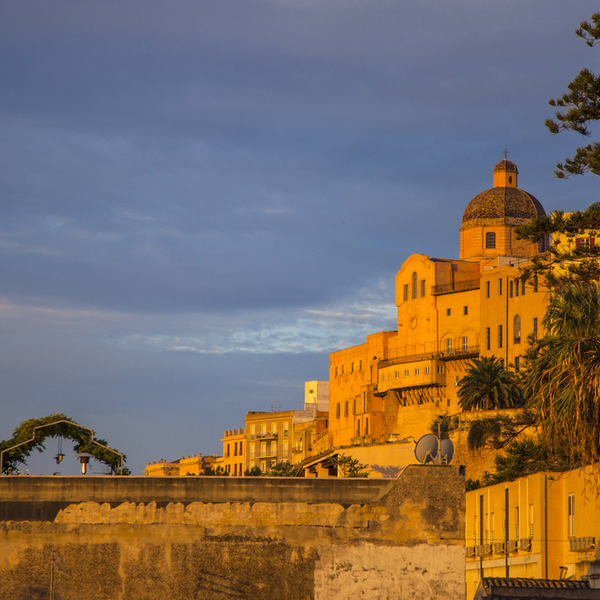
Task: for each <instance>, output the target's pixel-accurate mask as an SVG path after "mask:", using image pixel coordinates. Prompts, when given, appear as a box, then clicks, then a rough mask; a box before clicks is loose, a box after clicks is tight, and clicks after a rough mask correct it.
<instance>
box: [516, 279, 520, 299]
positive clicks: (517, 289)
mask: <svg viewBox="0 0 600 600" xmlns="http://www.w3.org/2000/svg"><path fill="white" fill-rule="evenodd" d="M519 283H520V282H519V280H518V279H515V296H517V297H518V296H519Z"/></svg>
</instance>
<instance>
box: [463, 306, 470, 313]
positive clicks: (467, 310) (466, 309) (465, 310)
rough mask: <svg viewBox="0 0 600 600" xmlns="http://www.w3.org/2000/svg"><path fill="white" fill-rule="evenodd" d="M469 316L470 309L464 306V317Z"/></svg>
mask: <svg viewBox="0 0 600 600" xmlns="http://www.w3.org/2000/svg"><path fill="white" fill-rule="evenodd" d="M468 314H469V307H468V306H463V315H468Z"/></svg>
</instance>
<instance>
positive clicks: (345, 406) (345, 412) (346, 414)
mask: <svg viewBox="0 0 600 600" xmlns="http://www.w3.org/2000/svg"><path fill="white" fill-rule="evenodd" d="M344 416H345V417H347V416H348V400H346V402H344Z"/></svg>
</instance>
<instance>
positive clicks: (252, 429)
mask: <svg viewBox="0 0 600 600" xmlns="http://www.w3.org/2000/svg"><path fill="white" fill-rule="evenodd" d="M255 435H256V429H255V426H254V425H250V439H251V440H253V439H254V436H255Z"/></svg>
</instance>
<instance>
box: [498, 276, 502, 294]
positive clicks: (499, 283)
mask: <svg viewBox="0 0 600 600" xmlns="http://www.w3.org/2000/svg"><path fill="white" fill-rule="evenodd" d="M498 296H502V279H498Z"/></svg>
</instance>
